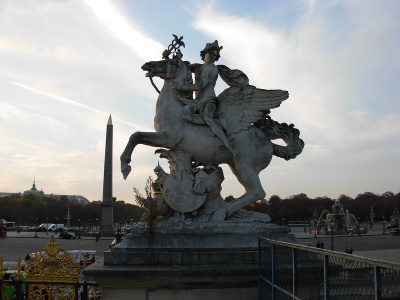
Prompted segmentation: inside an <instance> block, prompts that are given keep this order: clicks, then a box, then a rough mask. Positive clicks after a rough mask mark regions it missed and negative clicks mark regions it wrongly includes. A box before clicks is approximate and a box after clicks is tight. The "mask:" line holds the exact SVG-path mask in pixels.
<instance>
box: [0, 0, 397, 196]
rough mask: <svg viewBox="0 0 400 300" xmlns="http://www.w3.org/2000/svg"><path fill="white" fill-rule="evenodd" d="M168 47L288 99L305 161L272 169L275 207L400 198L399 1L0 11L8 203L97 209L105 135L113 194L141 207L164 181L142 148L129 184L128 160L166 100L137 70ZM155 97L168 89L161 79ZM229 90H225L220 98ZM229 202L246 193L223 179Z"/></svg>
mask: <svg viewBox="0 0 400 300" xmlns="http://www.w3.org/2000/svg"><path fill="white" fill-rule="evenodd" d="M172 34H176V35H178V36H183V37H184V38H183V40H184V42H185V44H186V48H184V49H182V53H183V55H184V57H183V58H184V59H185V60H188V61H190V62H192V63H200V62H201V58H200V55H199V52H200V50H202V49H203V48H204V46H205V44H206V43H208V42H213V41H214V40H218V42H219V44H220V45H222V46H223V50H222V51H221V58H220V60H219V61H218V62H217V64H223V65H227V66H228V67H230V68H232V69H240V70H242V71H243V72H245V73H246V74H247V76H248V77H249V79H250V84H252V85H255V86H257V87H258V88H263V89H283V90H287V91H289V93H290V98H289V99H288V100H286V101H284V102H283V103H282V104H281V106H280V107H279V108H277V109H274V110H272V112H271V117H272V118H273V119H274V120H276V121H278V122H280V123H283V122H285V123H293V124H294V125H295V127H296V128H298V129H299V130H300V133H301V134H300V137H301V138H302V139H303V140H304V142H305V148H304V150H303V153H302V154H301V155H299V156H298V157H297V158H296V159H294V160H290V161H285V160H283V159H281V158H278V157H273V159H272V162H271V164H270V165H269V166H268V168H267V169H265V170H264V171H262V172H261V173H260V179H261V182H262V184H263V187H264V189H265V191H266V194H267V195H266V198H267V199H269V198H270V197H271V196H272V195H279V196H280V197H281V198H286V197H288V196H290V195H295V194H299V193H305V194H307V195H308V197H310V198H315V197H323V196H327V197H330V198H338V197H339V196H340V195H341V194H345V195H348V196H350V197H355V196H357V195H358V194H360V193H363V192H367V191H368V192H372V193H377V194H382V193H384V192H386V191H392V192H394V193H398V192H400V190H399V189H400V167H399V166H400V105H399V95H400V57H399V56H400V2H399V1H396V0H393V1H390V0H388V1H383V2H382V1H378V0H375V1H371V0H362V1H361V0H360V1H315V0H308V1H305V0H304V1H300V0H298V1H295V0H293V1H288V0H279V1H278V0H276V1H273V0H271V1H264V0H260V1H235V0H221V1H218V0H215V1H207V0H204V1H198V0H195V1H192V0H187V1H177V0H170V1H161V0H160V1H156V0H147V1H128V0H126V1H123V0H114V1H110V0H68V1H66V0H65V1H63V0H54V1H32V0H24V1H22V0H3V1H1V2H0V66H1V67H0V93H1V96H0V167H1V172H0V192H23V191H24V190H27V189H29V188H31V186H32V182H33V180H34V179H35V180H36V187H37V188H38V189H43V191H44V192H45V193H48V194H50V193H54V194H68V195H72V194H75V195H82V196H84V197H86V198H87V199H89V200H90V201H94V200H101V199H102V191H103V173H104V151H105V136H106V127H107V121H108V118H109V115H110V114H111V115H112V120H113V129H114V152H113V194H114V196H115V197H116V198H117V200H123V201H125V202H129V203H134V193H133V187H136V188H138V189H139V190H141V191H143V188H144V186H145V183H146V179H147V177H148V176H153V177H154V176H155V175H154V173H153V169H154V167H155V166H156V165H157V163H158V161H159V162H160V165H161V166H162V167H163V168H164V170H168V163H167V161H166V160H165V159H160V158H159V157H158V156H156V155H154V150H155V148H151V147H147V146H138V147H137V148H136V149H135V152H134V154H133V158H132V172H131V174H130V175H129V177H128V178H127V180H124V179H123V177H122V174H121V173H120V164H119V156H120V155H121V153H122V151H123V149H124V148H125V145H126V143H127V141H128V139H129V136H130V135H131V134H132V133H134V132H135V131H154V128H153V118H154V114H155V105H156V100H157V96H158V94H157V93H156V91H155V90H154V89H153V87H152V86H151V83H150V82H149V80H148V78H145V76H144V75H145V72H144V71H142V70H141V68H140V67H141V66H142V65H143V64H144V63H145V62H147V61H151V60H161V55H162V51H163V50H164V49H166V48H167V47H168V45H169V44H170V43H171V41H172V39H173V37H172ZM155 83H156V84H157V85H158V87H159V88H161V87H162V84H163V82H162V81H161V80H160V79H158V80H157V79H155ZM226 87H227V86H226V85H225V84H224V83H223V82H222V80H221V79H219V81H218V84H217V87H216V92H217V94H218V93H220V92H222V91H223V90H224V89H225V88H226ZM223 169H224V175H225V181H224V183H223V190H222V196H223V197H226V196H228V195H233V196H234V197H239V196H240V195H241V194H242V193H243V192H244V189H243V187H242V186H241V185H240V184H238V182H237V180H236V178H235V177H234V176H233V174H232V173H231V171H230V170H229V168H228V167H226V166H224V167H223Z"/></svg>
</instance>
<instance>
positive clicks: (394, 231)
mask: <svg viewBox="0 0 400 300" xmlns="http://www.w3.org/2000/svg"><path fill="white" fill-rule="evenodd" d="M390 233H391V234H393V235H400V228H393V229H392V230H390Z"/></svg>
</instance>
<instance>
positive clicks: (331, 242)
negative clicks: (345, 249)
mask: <svg viewBox="0 0 400 300" xmlns="http://www.w3.org/2000/svg"><path fill="white" fill-rule="evenodd" d="M330 227H331V250H332V251H333V223H332V222H331V225H330Z"/></svg>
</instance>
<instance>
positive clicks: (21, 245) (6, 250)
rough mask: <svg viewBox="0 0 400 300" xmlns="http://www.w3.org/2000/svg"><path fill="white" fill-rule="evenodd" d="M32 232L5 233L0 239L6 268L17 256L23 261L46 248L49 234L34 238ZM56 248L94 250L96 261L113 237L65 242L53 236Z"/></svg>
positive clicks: (0, 252) (39, 233) (14, 262)
mask: <svg viewBox="0 0 400 300" xmlns="http://www.w3.org/2000/svg"><path fill="white" fill-rule="evenodd" d="M34 236H35V233H34V232H21V233H16V232H15V231H10V232H7V237H6V238H0V256H2V257H3V261H4V262H5V265H6V266H13V265H16V261H17V260H18V256H20V257H21V260H23V259H24V258H25V256H26V254H27V253H33V252H36V251H38V250H40V249H43V248H45V247H46V246H47V243H48V242H49V238H50V236H51V233H50V232H49V234H48V235H46V233H45V232H38V237H37V238H35V237H34ZM54 238H56V242H57V244H58V247H59V248H61V249H64V250H65V251H69V250H96V258H97V260H99V259H101V258H103V256H104V255H103V253H104V251H106V250H108V245H109V244H110V243H111V242H112V241H113V239H114V238H113V237H102V238H101V239H100V240H99V241H98V242H96V239H95V238H94V237H82V238H81V239H74V240H66V239H59V238H58V234H54Z"/></svg>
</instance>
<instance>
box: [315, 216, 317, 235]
mask: <svg viewBox="0 0 400 300" xmlns="http://www.w3.org/2000/svg"><path fill="white" fill-rule="evenodd" d="M314 237H315V238H316V237H317V219H314Z"/></svg>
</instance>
